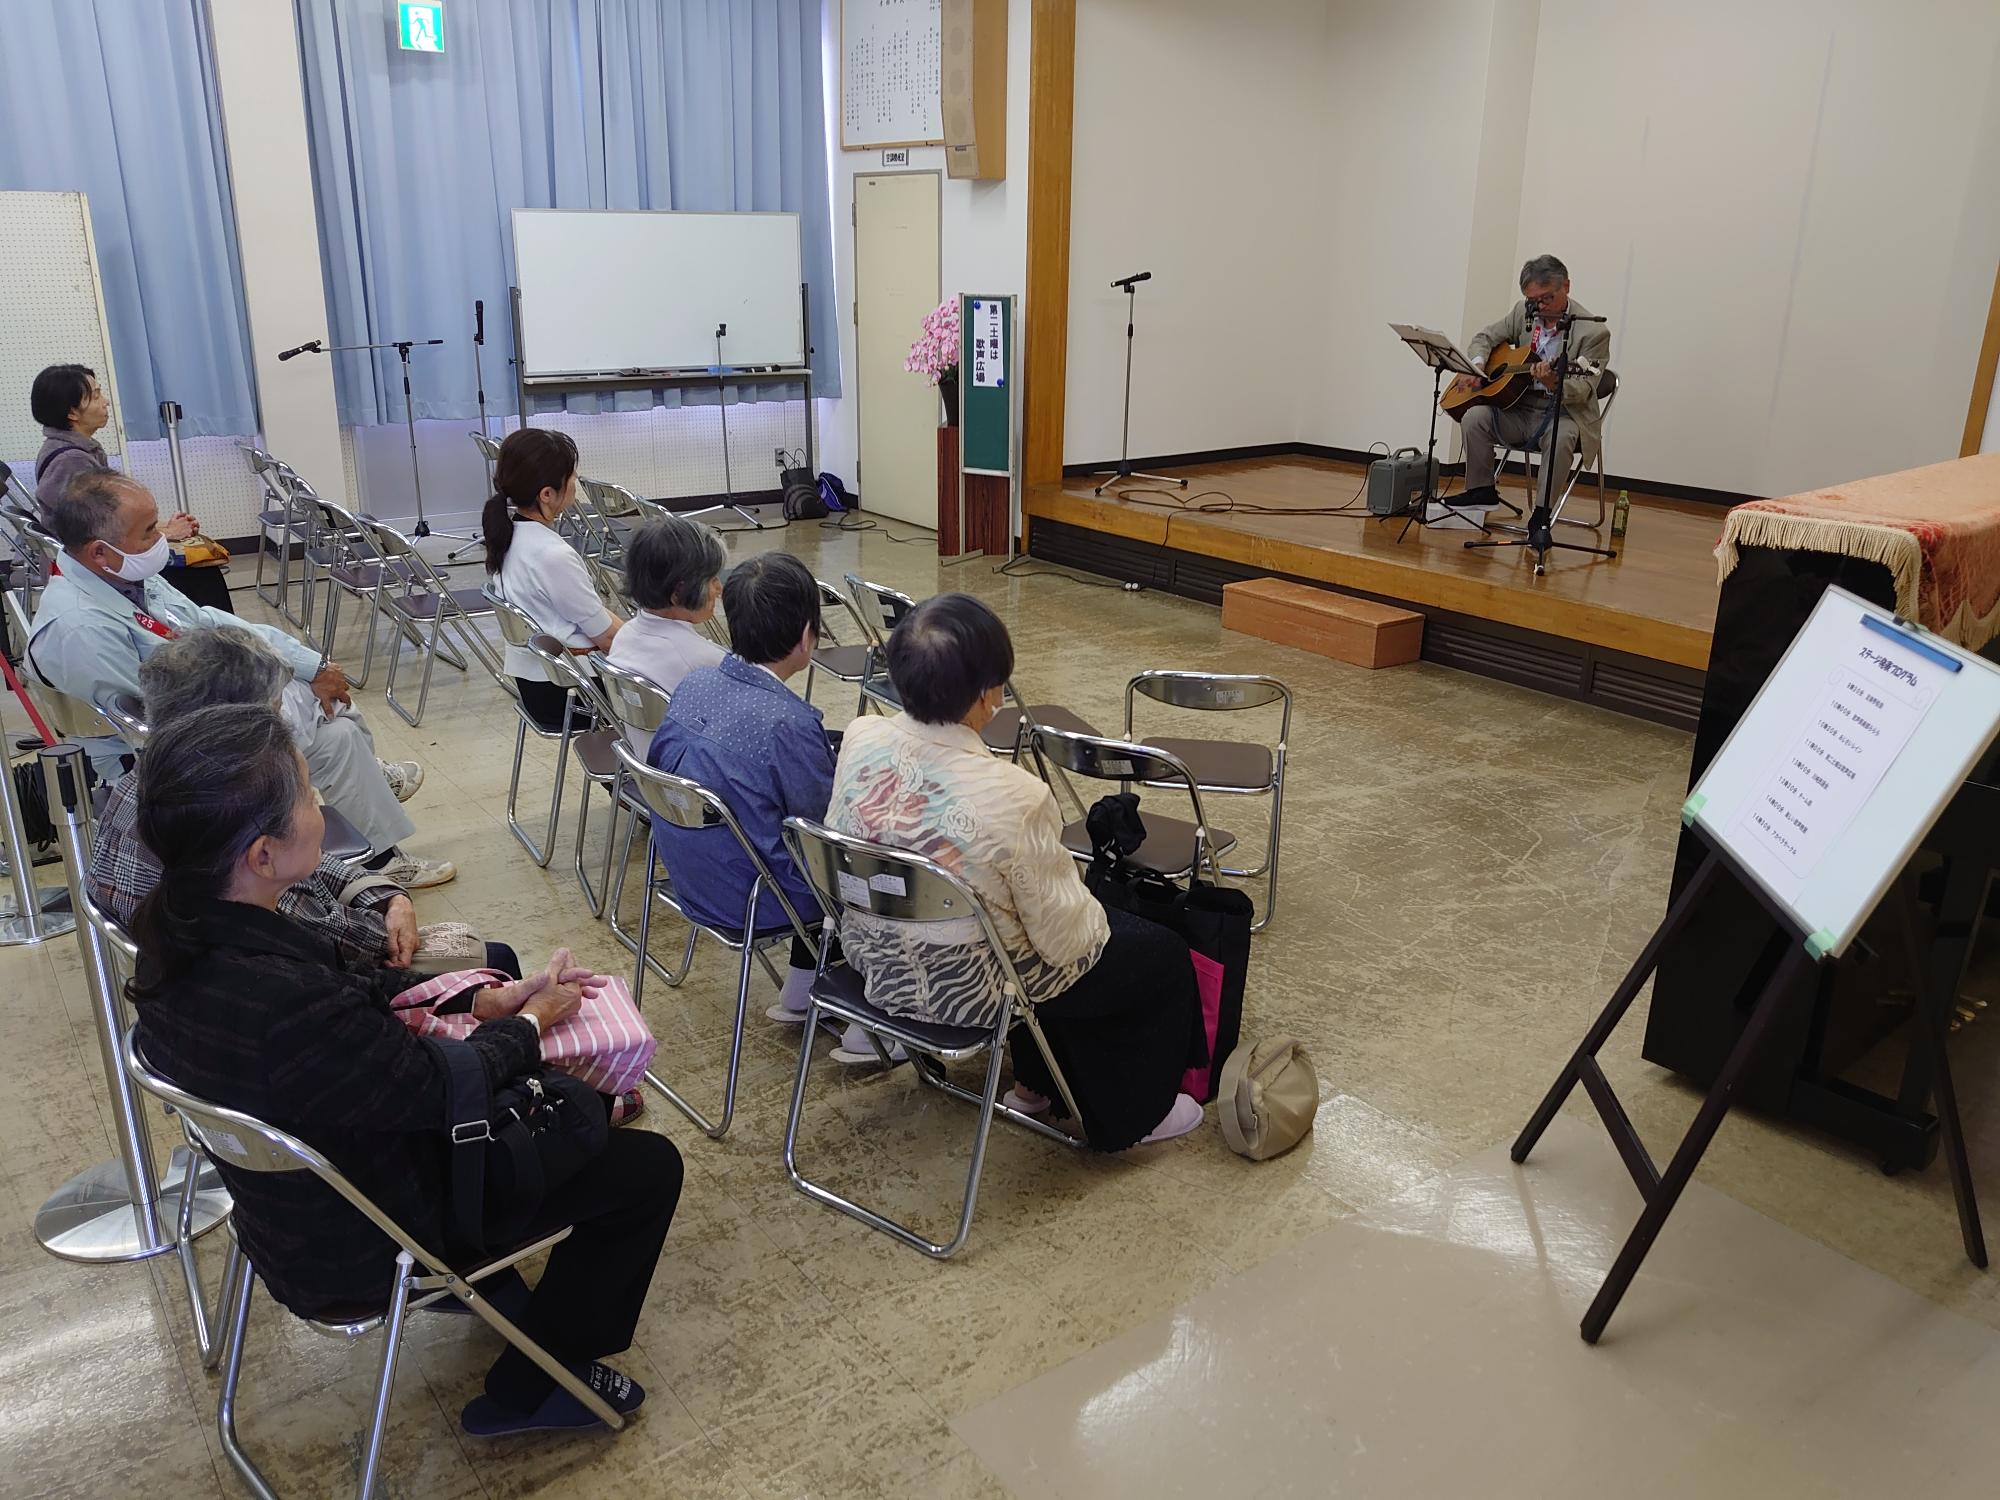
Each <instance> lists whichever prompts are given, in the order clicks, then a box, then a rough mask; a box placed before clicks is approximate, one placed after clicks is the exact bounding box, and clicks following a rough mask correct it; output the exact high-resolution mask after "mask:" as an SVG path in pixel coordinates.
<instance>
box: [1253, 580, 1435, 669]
mask: <svg viewBox="0 0 2000 1500" xmlns="http://www.w3.org/2000/svg"><path fill="white" fill-rule="evenodd" d="M1222 625H1223V628H1224V629H1225V630H1239V631H1241V632H1242V633H1243V634H1245V635H1254V636H1258V637H1260V638H1261V639H1263V640H1267V641H1276V642H1277V643H1278V644H1279V645H1281V646H1297V647H1298V648H1299V649H1300V650H1303V651H1312V652H1315V653H1317V654H1318V655H1320V656H1330V657H1332V658H1333V659H1334V660H1335V661H1344V662H1346V663H1347V664H1348V665H1350V666H1355V667H1400V666H1402V665H1403V664H1404V663H1405V662H1412V661H1415V660H1416V659H1417V657H1418V656H1419V655H1420V654H1421V653H1422V651H1423V644H1424V617H1423V616H1422V615H1420V614H1418V613H1417V612H1416V611H1415V610H1409V609H1398V608H1397V607H1396V606H1395V605H1393V604H1377V603H1376V602H1375V601H1374V600H1373V599H1357V598H1355V597H1354V596H1353V595H1351V594H1337V593H1335V592H1334V591H1333V590H1331V589H1316V588H1313V587H1311V586H1310V585H1308V584H1303V583H1292V582H1290V581H1289V580H1287V579H1283V578H1248V579H1245V580H1244V581H1243V582H1241V583H1230V584H1225V585H1223V589H1222Z"/></svg>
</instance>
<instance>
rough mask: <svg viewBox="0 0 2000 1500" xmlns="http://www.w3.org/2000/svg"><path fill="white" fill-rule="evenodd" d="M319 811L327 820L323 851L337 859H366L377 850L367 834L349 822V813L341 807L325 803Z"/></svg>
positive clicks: (321, 844)
mask: <svg viewBox="0 0 2000 1500" xmlns="http://www.w3.org/2000/svg"><path fill="white" fill-rule="evenodd" d="M319 813H320V816H321V817H322V818H324V819H325V820H326V836H325V837H324V838H323V839H321V840H320V850H321V852H322V853H325V854H330V855H332V856H333V857H334V858H335V859H366V858H367V857H368V856H369V855H370V854H373V853H374V852H375V846H374V845H373V844H371V843H369V842H368V839H367V836H366V835H364V834H363V833H362V832H361V830H360V829H359V828H356V827H355V826H354V825H353V824H352V823H350V822H348V821H347V815H346V814H345V813H343V812H341V810H340V809H339V808H337V807H334V806H331V805H323V806H321V808H320V810H319Z"/></svg>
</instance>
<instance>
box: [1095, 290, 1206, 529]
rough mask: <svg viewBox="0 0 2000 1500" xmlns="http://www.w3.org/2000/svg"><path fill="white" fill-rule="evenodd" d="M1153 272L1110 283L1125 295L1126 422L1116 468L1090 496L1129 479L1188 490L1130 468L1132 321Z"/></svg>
mask: <svg viewBox="0 0 2000 1500" xmlns="http://www.w3.org/2000/svg"><path fill="white" fill-rule="evenodd" d="M1152 274H1153V273H1152V272H1151V271H1141V272H1140V273H1139V274H1138V275H1137V276H1127V277H1126V278H1125V279H1124V280H1123V281H1114V282H1112V283H1111V285H1112V286H1113V288H1115V289H1119V290H1122V291H1123V292H1124V293H1125V422H1124V425H1123V427H1121V428H1120V429H1119V434H1118V467H1117V468H1116V469H1113V470H1112V471H1111V477H1110V478H1109V479H1107V480H1105V481H1104V483H1102V484H1100V485H1099V486H1098V487H1097V488H1096V489H1094V490H1092V491H1091V493H1092V494H1093V495H1101V494H1103V493H1104V492H1105V491H1106V490H1108V489H1110V488H1111V486H1113V485H1114V484H1123V483H1124V482H1125V481H1126V480H1128V479H1143V480H1145V481H1146V482H1147V483H1149V484H1177V485H1179V486H1180V487H1181V488H1182V489H1186V488H1187V480H1186V479H1174V478H1170V477H1169V476H1167V475H1165V474H1142V473H1140V472H1139V471H1138V470H1136V469H1134V468H1133V467H1132V322H1133V316H1134V314H1135V312H1136V311H1137V309H1138V306H1139V283H1140V282H1142V281H1144V280H1146V279H1147V278H1148V277H1150V276H1151V275H1152Z"/></svg>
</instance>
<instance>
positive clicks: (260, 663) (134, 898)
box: [84, 625, 520, 976]
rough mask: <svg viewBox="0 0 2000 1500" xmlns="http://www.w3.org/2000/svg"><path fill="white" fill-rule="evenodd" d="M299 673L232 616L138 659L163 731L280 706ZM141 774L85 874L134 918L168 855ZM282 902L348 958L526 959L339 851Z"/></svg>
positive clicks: (149, 721)
mask: <svg viewBox="0 0 2000 1500" xmlns="http://www.w3.org/2000/svg"><path fill="white" fill-rule="evenodd" d="M291 678H292V669H291V667H290V666H288V665H287V664H286V663H285V662H284V661H283V660H282V659H281V658H280V657H279V656H278V653H277V652H275V651H273V650H272V649H271V648H270V647H269V646H267V645H265V644H264V642H262V641H261V640H259V639H258V638H257V637H256V636H254V635H252V634H250V632H249V631H247V630H237V629H233V628H231V627H229V626H226V625H219V626H217V627H216V628H214V629H213V630H191V631H189V632H188V633H187V634H185V635H182V636H179V637H176V638H175V639H174V640H171V641H168V642H166V643H165V644H164V645H162V646H160V647H159V649H157V650H156V651H154V652H153V653H152V655H150V656H148V657H147V658H146V659H145V660H144V661H143V662H141V663H140V664H139V691H140V692H141V693H142V694H143V695H144V699H145V711H146V728H147V730H148V732H149V733H150V734H158V733H159V732H160V731H161V730H163V729H166V728H167V727H168V726H169V725H172V724H176V723H179V722H180V721H181V720H182V719H185V718H187V717H188V716H189V715H190V714H193V713H196V712H198V711H199V710H201V709H204V708H215V707H218V706H222V705H229V704H249V705H251V706H254V707H258V708H266V707H271V708H276V707H278V706H279V704H280V701H281V698H282V695H283V693H284V691H285V684H286V683H287V682H289V681H291ZM142 765H143V759H142ZM140 774H141V773H140V772H139V771H132V772H130V773H128V774H127V775H125V776H123V777H122V778H120V779H119V780H118V781H116V782H114V783H113V784H112V787H111V791H110V795H109V797H108V799H107V800H106V802H105V805H104V811H103V813H102V814H101V815H100V816H99V817H98V819H97V827H96V836H95V838H94V840H93V842H92V844H91V850H90V868H89V870H88V871H86V872H85V877H84V879H85V883H86V884H87V886H88V887H89V890H90V899H91V900H93V901H95V902H96V903H97V905H98V906H99V908H101V909H102V910H103V911H104V912H106V913H107V914H108V915H109V916H110V917H111V918H112V919H113V920H114V921H116V922H119V923H121V924H123V925H125V926H128V927H129V926H130V925H131V923H132V920H133V918H134V916H135V914H136V913H137V911H138V909H139V903H140V902H141V901H143V900H145V898H146V897H147V895H149V894H150V893H151V892H152V889H153V887H154V886H156V885H158V884H159V883H160V864H161V861H160V860H159V859H158V858H157V857H156V856H155V855H154V853H153V851H152V850H151V849H150V848H148V847H147V846H146V843H145V841H144V839H142V838H141V837H140V836H139V829H138V811H139V778H140ZM278 910H279V911H280V912H281V913H283V914H284V915H285V916H287V917H290V918H291V919H292V920H293V921H295V922H297V923H299V924H300V925H301V926H303V927H305V928H307V929H309V930H310V931H312V932H313V933H315V934H316V935H318V936H319V937H321V938H324V939H327V940H329V941H331V942H332V943H333V944H334V945H335V947H336V948H338V949H339V950H340V952H341V954H342V955H343V957H344V958H356V959H366V960H370V961H372V962H376V963H385V964H391V965H394V966H396V967H398V968H401V967H405V966H409V965H411V964H413V963H414V964H415V965H416V966H417V968H418V969H419V971H430V970H437V969H440V968H446V969H449V968H469V967H471V966H472V965H474V964H477V963H478V962H480V960H481V958H482V956H483V958H484V960H485V963H486V966H487V967H488V968H494V969H500V970H502V971H504V972H506V973H508V974H513V975H516V976H518V975H519V974H520V960H519V959H517V958H516V957H515V956H514V950H513V949H512V948H510V947H508V946H507V945H506V944H505V943H483V944H482V943H480V941H479V939H478V936H477V934H475V933H473V932H472V930H471V929H470V928H468V927H465V926H464V925H463V924H462V923H433V924H430V925H428V926H423V927H419V926H418V925H417V914H416V910H415V908H414V907H413V906H412V905H411V904H410V897H409V894H408V893H407V892H406V891H405V890H404V889H403V888H402V887H401V886H400V885H398V884H396V883H395V882H394V881H393V880H390V879H389V878H388V877H386V876H384V875H380V874H377V873H375V872H373V871H369V870H364V869H361V868H360V867H359V866H356V865H352V864H349V863H348V862H347V861H346V860H341V859H334V858H332V857H331V856H328V857H326V858H323V859H321V860H320V862H319V866H318V868H316V869H315V870H314V871H313V872H312V874H311V875H309V876H307V877H306V878H305V879H304V880H301V881H300V882H298V884H296V885H294V886H293V887H291V889H289V890H288V891H286V892H285V894H284V895H283V896H281V897H280V898H279V900H278Z"/></svg>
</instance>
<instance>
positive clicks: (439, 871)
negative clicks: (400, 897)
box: [373, 849, 458, 891]
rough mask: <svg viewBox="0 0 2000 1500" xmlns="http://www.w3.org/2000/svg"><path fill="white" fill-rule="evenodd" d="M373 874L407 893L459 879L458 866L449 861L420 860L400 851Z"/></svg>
mask: <svg viewBox="0 0 2000 1500" xmlns="http://www.w3.org/2000/svg"><path fill="white" fill-rule="evenodd" d="M373 873H374V874H377V875H382V876H386V877H387V878H388V879H390V880H393V881H395V882H396V884H397V885H400V886H401V887H402V888H403V889H404V890H406V891H421V890H423V889H424V888H425V887H426V886H433V885H445V884H447V883H448V882H450V881H453V880H456V879H458V866H457V865H455V864H453V863H452V862H451V861H450V860H448V859H419V858H417V856H416V855H414V854H407V853H405V852H403V851H402V850H400V849H399V850H397V851H396V854H395V856H394V857H393V858H392V859H390V861H389V863H387V864H386V865H384V866H382V868H381V869H379V870H376V871H374V872H373Z"/></svg>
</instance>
